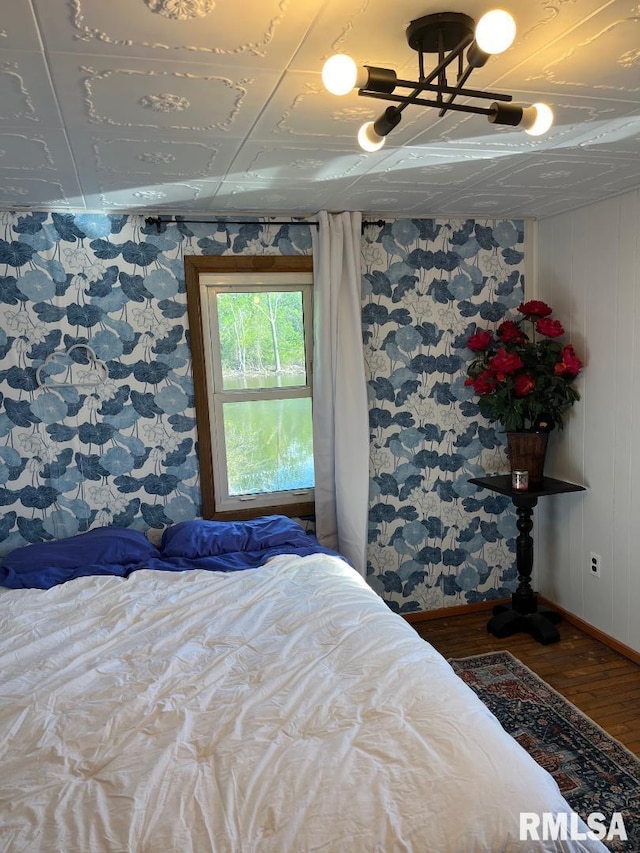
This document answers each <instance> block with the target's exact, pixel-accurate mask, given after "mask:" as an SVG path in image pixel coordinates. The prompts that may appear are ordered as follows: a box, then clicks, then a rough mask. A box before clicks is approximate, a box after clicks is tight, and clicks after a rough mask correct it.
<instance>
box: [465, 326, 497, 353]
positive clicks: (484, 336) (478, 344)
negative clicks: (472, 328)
mask: <svg viewBox="0 0 640 853" xmlns="http://www.w3.org/2000/svg"><path fill="white" fill-rule="evenodd" d="M492 342H493V336H492V335H491V332H487V331H486V330H485V329H481V330H480V331H479V332H476V333H475V335H471V337H470V338H469V340H468V341H467V347H468V348H469V349H470V350H474V351H476V352H477V351H480V350H485V349H486V348H487V347H488V346H489V345H490V344H491V343H492Z"/></svg>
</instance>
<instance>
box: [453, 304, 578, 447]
mask: <svg viewBox="0 0 640 853" xmlns="http://www.w3.org/2000/svg"><path fill="white" fill-rule="evenodd" d="M518 311H520V313H521V314H522V316H521V317H520V319H519V320H505V321H504V322H503V323H501V324H500V325H499V326H498V327H497V329H496V330H495V332H491V331H488V330H486V329H480V330H478V331H476V332H475V333H474V334H473V335H471V337H470V338H469V339H468V340H467V347H468V348H469V349H470V350H471V351H472V352H473V353H475V357H474V359H473V361H472V362H471V363H470V364H469V367H468V369H467V379H466V381H465V385H469V386H471V387H472V388H473V390H474V391H475V393H476V394H477V395H478V397H479V400H478V405H479V407H480V411H481V412H482V414H483V415H484V416H485V417H486V418H487V419H488V420H490V421H499V422H500V423H501V424H502V426H503V427H504V429H505V431H506V432H525V431H528V430H534V429H536V428H538V427H539V426H540V425H541V424H542V423H543V422H544V423H546V425H547V427H546V428H547V429H552V428H553V427H554V426H557V427H558V428H559V429H562V427H563V414H564V411H565V410H566V409H567V408H569V406H572V405H573V404H574V403H575V402H576V400H579V399H580V395H579V394H578V392H577V391H576V389H575V387H574V386H573V382H574V380H575V378H576V376H577V375H578V374H579V373H580V371H581V370H582V362H581V361H580V359H579V358H578V357H577V356H576V354H575V351H574V349H573V347H572V346H571V344H565V345H562V344H561V343H560V342H559V341H558V340H557V339H558V338H560V337H561V336H562V335H563V334H564V328H563V327H562V323H560V321H559V320H552V319H551V317H550V314H552V313H553V311H552V309H551V308H550V307H549V306H548V305H547V304H546V303H545V302H541V301H540V300H537V299H531V300H529V302H523V303H522V304H521V305H520V306H519V308H518ZM527 327H529V330H530V331H529V333H527V331H526V328H527Z"/></svg>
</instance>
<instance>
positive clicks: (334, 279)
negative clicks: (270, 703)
mask: <svg viewBox="0 0 640 853" xmlns="http://www.w3.org/2000/svg"><path fill="white" fill-rule="evenodd" d="M317 219H318V229H317V231H316V229H315V228H314V229H312V233H313V279H314V309H313V310H314V357H313V364H314V372H313V442H314V455H315V503H316V535H317V537H318V539H319V541H320V542H321V543H322V544H323V545H326V546H327V547H329V548H333V549H334V550H336V551H338V552H339V553H340V554H342V555H343V556H344V557H346V558H347V559H348V560H349V562H350V563H351V564H352V565H353V567H354V568H355V569H357V571H359V572H360V573H361V574H362V575H363V576H365V575H366V566H367V514H368V508H369V424H368V409H367V388H366V381H365V372H364V353H363V345H362V319H361V318H362V305H361V297H360V276H361V272H360V252H361V226H362V214H360V213H335V214H334V213H331V214H330V213H327V212H326V211H321V212H320V213H319V214H318V217H317Z"/></svg>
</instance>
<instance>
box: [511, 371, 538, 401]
mask: <svg viewBox="0 0 640 853" xmlns="http://www.w3.org/2000/svg"><path fill="white" fill-rule="evenodd" d="M535 388H536V380H535V379H534V378H533V377H532V376H529V374H528V373H519V374H518V375H517V376H516V378H515V381H514V383H513V390H514V391H515V394H516V397H526V396H527V395H528V394H531V392H532V391H535Z"/></svg>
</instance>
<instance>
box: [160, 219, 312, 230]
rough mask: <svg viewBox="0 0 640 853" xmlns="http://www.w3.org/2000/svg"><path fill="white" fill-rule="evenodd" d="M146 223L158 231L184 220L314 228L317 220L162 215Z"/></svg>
mask: <svg viewBox="0 0 640 853" xmlns="http://www.w3.org/2000/svg"><path fill="white" fill-rule="evenodd" d="M145 222H146V224H147V225H155V226H156V228H157V229H158V233H160V226H161V225H171V224H172V223H173V222H184V223H185V225H310V226H312V227H314V228H317V227H318V223H317V222H308V221H307V220H305V219H272V220H271V221H270V222H262V221H261V220H259V219H225V218H224V217H220V218H219V219H182V218H180V219H174V218H173V217H167V218H164V217H162V216H147V218H146V219H145Z"/></svg>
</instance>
